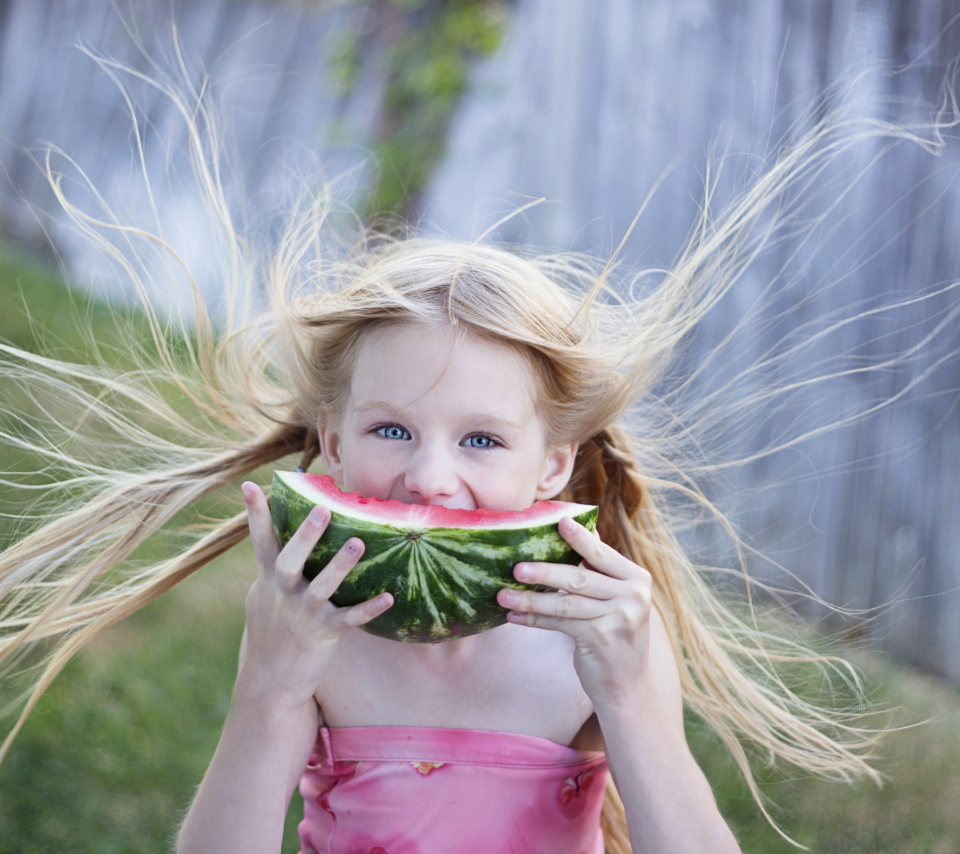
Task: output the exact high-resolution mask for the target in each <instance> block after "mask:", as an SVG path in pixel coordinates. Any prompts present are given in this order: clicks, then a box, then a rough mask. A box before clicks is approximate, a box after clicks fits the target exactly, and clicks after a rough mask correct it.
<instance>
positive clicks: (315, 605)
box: [237, 482, 393, 708]
mask: <svg viewBox="0 0 960 854" xmlns="http://www.w3.org/2000/svg"><path fill="white" fill-rule="evenodd" d="M243 497H244V500H245V502H246V505H247V518H248V520H249V525H250V539H251V540H252V541H253V549H254V552H255V554H256V557H257V564H258V565H259V572H258V574H257V580H256V581H255V582H254V583H253V586H252V587H251V588H250V592H249V593H248V594H247V600H246V617H247V628H246V648H245V652H244V655H243V657H242V661H241V664H240V671H239V673H238V674H237V688H241V689H242V690H244V691H245V692H246V693H248V694H252V695H253V696H255V697H258V698H261V699H267V700H268V701H269V702H270V703H284V704H289V705H290V706H291V707H292V708H300V707H301V706H302V705H303V704H304V703H306V702H307V701H309V700H310V699H311V698H312V697H313V696H314V693H315V692H316V690H317V686H318V685H319V684H320V682H321V681H322V679H323V675H324V673H325V672H326V669H327V667H328V666H329V665H330V662H331V661H332V660H333V656H334V653H335V652H336V649H337V646H338V644H339V642H340V637H341V636H342V635H343V633H344V632H345V631H346V630H347V629H349V628H352V627H354V626H361V625H363V624H364V623H367V622H369V621H370V620H372V619H373V618H374V617H376V616H377V615H378V614H382V613H383V612H384V611H386V610H387V609H388V608H389V607H390V606H391V605H393V597H392V596H391V595H390V594H389V593H381V594H380V595H379V596H376V597H374V598H373V599H370V600H368V601H366V602H361V603H360V604H359V605H353V606H351V607H348V608H338V607H337V606H336V605H334V604H333V603H331V602H330V597H331V596H332V595H333V593H334V592H335V591H336V589H337V587H339V585H340V582H341V581H343V579H344V578H345V577H346V575H347V573H348V572H350V570H351V569H353V567H354V566H355V565H356V563H357V561H358V560H360V557H361V555H362V554H363V541H362V540H360V539H358V538H356V537H352V538H351V539H349V540H347V542H346V543H344V545H343V548H341V549H340V551H339V552H337V554H336V555H334V557H333V559H332V560H331V561H330V563H329V564H327V566H326V567H325V568H324V570H323V571H322V572H321V573H320V574H319V575H317V576H316V577H315V578H314V579H313V580H312V581H310V582H308V581H307V579H306V578H305V577H304V575H303V564H304V562H305V561H306V559H307V557H308V556H309V555H310V552H311V551H312V550H313V547H314V546H315V545H316V543H317V541H318V540H319V539H320V537H321V535H322V534H323V532H324V531H325V530H326V527H327V525H328V524H329V522H330V511H329V510H327V509H326V508H323V507H315V508H314V509H313V510H312V511H311V512H310V515H308V516H307V518H306V519H305V520H304V522H303V524H302V525H301V526H300V527H299V528H298V529H297V532H296V533H295V534H294V535H293V537H291V538H290V541H289V542H288V543H287V544H286V546H284V548H283V550H282V551H281V550H280V548H279V546H278V545H277V539H276V536H275V535H274V532H273V522H272V520H271V516H270V509H269V507H268V505H267V500H266V498H265V497H264V494H263V492H262V491H261V490H260V488H259V487H258V486H257V485H256V484H254V483H249V482H248V483H244V484H243Z"/></svg>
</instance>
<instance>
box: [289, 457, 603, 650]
mask: <svg viewBox="0 0 960 854" xmlns="http://www.w3.org/2000/svg"><path fill="white" fill-rule="evenodd" d="M301 478H313V479H315V481H314V482H316V479H318V478H320V479H325V476H318V475H303V474H299V473H293V472H275V473H274V476H273V492H272V496H271V501H270V504H271V509H272V513H273V523H274V530H275V531H276V534H277V541H278V542H279V543H280V545H281V547H282V546H283V545H285V544H286V543H287V541H288V540H289V539H290V537H292V536H293V534H294V532H295V531H296V530H297V528H299V527H300V524H301V523H302V522H303V520H304V519H305V518H306V517H307V514H308V513H309V512H310V510H311V509H312V508H313V507H314V506H316V504H317V503H324V504H326V505H327V506H328V507H329V508H330V510H331V519H330V524H329V525H328V526H327V529H326V531H325V532H324V534H323V536H322V537H321V539H320V542H319V543H318V544H317V546H316V548H315V549H314V551H313V553H312V554H311V555H310V557H309V558H308V560H307V561H306V563H305V564H304V575H306V576H307V578H311V579H312V578H314V577H315V576H316V575H317V573H319V572H320V571H321V570H322V569H323V568H324V567H325V566H326V565H327V564H328V563H329V562H330V559H331V558H332V557H333V556H334V555H335V554H336V553H337V552H338V551H339V549H340V547H341V546H342V545H343V544H344V543H345V542H346V541H347V540H348V539H350V537H359V538H360V539H361V540H363V542H364V545H365V549H364V554H363V557H362V558H361V559H360V561H359V562H358V564H357V565H356V566H355V567H354V568H353V569H352V570H351V571H350V573H349V575H347V577H346V578H345V579H344V581H343V582H342V583H341V585H340V587H339V588H338V589H337V591H336V593H334V595H333V596H332V597H331V601H332V602H333V603H334V604H335V605H340V606H344V605H356V604H358V603H360V602H365V601H366V600H367V599H371V598H372V597H374V596H376V595H377V594H378V593H382V592H384V591H388V592H389V593H391V594H392V595H393V598H394V604H393V606H392V607H391V608H389V609H388V610H387V611H386V612H384V613H383V614H380V615H379V616H378V617H375V618H374V619H373V620H372V621H370V622H369V623H366V624H365V625H364V626H362V628H363V629H364V630H365V631H368V632H370V633H372V634H375V635H378V636H380V637H384V638H389V639H391V640H397V641H405V642H412V643H437V642H439V641H446V640H452V639H454V638H462V637H467V636H468V635H473V634H477V633H478V632H483V631H486V630H487V629H492V628H494V627H495V626H499V625H502V624H503V623H505V622H506V619H507V611H506V610H505V609H504V608H503V607H502V606H501V605H500V604H498V603H497V600H496V594H497V591H498V590H500V589H501V588H503V587H513V588H517V589H530V590H533V589H543V588H539V587H532V586H530V585H525V584H521V583H520V582H519V581H517V580H516V579H515V578H514V577H513V567H514V566H515V565H516V564H517V563H519V562H520V561H524V560H526V561H547V562H550V563H566V564H571V565H575V564H577V563H579V562H580V556H579V555H578V554H577V553H576V552H575V551H573V549H571V548H570V546H569V545H568V544H567V542H566V541H565V540H564V539H563V538H562V537H561V536H560V533H559V531H558V530H557V522H558V521H559V519H560V518H561V516H573V518H574V519H576V520H577V521H578V522H580V523H581V524H582V525H584V526H586V527H587V528H589V529H590V530H591V531H592V530H595V529H596V523H597V513H598V509H597V508H596V507H589V506H586V505H582V504H564V503H563V502H548V504H549V505H550V506H551V508H556V512H552V513H551V514H550V515H551V516H552V518H551V519H550V520H549V521H546V522H544V523H542V524H533V525H531V526H528V527H519V528H518V527H502V526H501V527H435V526H426V525H423V524H419V525H411V524H409V523H406V524H404V523H400V524H390V523H387V522H386V521H376V520H375V518H374V517H376V515H377V507H376V505H377V503H378V502H377V501H376V499H369V503H366V502H365V505H366V506H364V507H363V508H356V509H357V510H361V509H362V511H363V515H364V517H365V518H359V514H357V513H351V510H352V509H353V508H351V507H350V506H349V501H350V499H351V498H353V496H350V495H345V494H342V493H341V494H340V495H342V497H343V499H344V500H343V501H340V500H337V496H334V498H333V500H332V501H326V500H322V499H320V501H319V502H318V500H314V499H316V495H314V494H310V497H308V496H307V495H304V494H303V492H302V491H300V489H298V485H299V483H300V481H299V480H298V479H301ZM328 480H329V481H330V484H329V486H332V479H328ZM329 486H328V488H329ZM354 500H355V499H354ZM386 504H390V505H395V504H397V502H386ZM414 506H415V505H410V507H411V509H412V508H413V507H414ZM537 506H538V505H534V507H535V508H536V507H537ZM431 509H436V508H431ZM485 512H486V511H475V516H476V517H477V518H478V520H479V521H477V522H473V523H472V524H483V516H484V513H485ZM524 512H525V511H524ZM458 515H459V516H461V517H464V518H468V519H469V518H470V512H469V511H466V512H464V511H460V513H459V514H458ZM488 515H493V516H495V517H497V518H499V517H504V516H506V515H507V514H500V513H497V514H488ZM514 524H516V523H514Z"/></svg>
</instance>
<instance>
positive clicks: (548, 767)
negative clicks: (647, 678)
mask: <svg viewBox="0 0 960 854" xmlns="http://www.w3.org/2000/svg"><path fill="white" fill-rule="evenodd" d="M606 775H607V764H606V759H605V758H604V755H603V753H600V752H597V751H581V750H574V749H573V748H571V747H564V746H563V745H561V744H557V743H556V742H553V741H549V740H548V739H545V738H538V737H536V736H532V735H517V734H515V733H507V732H491V731H488V730H472V729H440V728H433V727H398V726H376V727H342V728H337V729H329V728H327V727H321V728H320V731H319V734H318V737H317V743H316V746H315V747H314V750H313V754H312V756H311V757H310V762H309V764H308V765H307V768H306V770H305V771H304V773H303V777H302V778H301V780H300V792H301V794H302V795H303V800H304V818H303V821H302V822H301V823H300V826H299V832H300V846H301V851H302V854H603V836H602V834H601V832H600V808H601V806H602V803H603V791H604V786H605V783H606Z"/></svg>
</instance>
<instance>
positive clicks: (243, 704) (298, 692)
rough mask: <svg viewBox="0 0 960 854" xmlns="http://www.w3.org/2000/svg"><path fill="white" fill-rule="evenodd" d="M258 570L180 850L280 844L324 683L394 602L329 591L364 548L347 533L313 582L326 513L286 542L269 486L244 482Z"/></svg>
mask: <svg viewBox="0 0 960 854" xmlns="http://www.w3.org/2000/svg"><path fill="white" fill-rule="evenodd" d="M244 498H245V499H246V502H247V512H248V517H249V521H250V537H251V539H252V540H253V546H254V552H255V553H256V555H257V563H258V565H259V572H258V575H257V580H256V581H255V582H254V584H253V586H252V587H251V588H250V593H249V594H248V595H247V601H246V617H247V624H246V630H245V632H244V639H243V642H242V644H241V653H240V666H239V668H238V672H237V682H236V685H235V686H234V689H233V697H232V698H231V701H230V710H229V712H228V713H227V720H226V723H225V724H224V728H223V735H222V736H221V738H220V743H219V745H218V746H217V750H216V753H215V754H214V757H213V760H212V761H211V763H210V767H209V768H208V769H207V773H206V775H205V776H204V778H203V782H202V783H201V784H200V789H199V791H198V792H197V796H196V798H195V799H194V802H193V804H192V805H191V807H190V811H189V812H188V813H187V817H186V819H185V820H184V823H183V827H182V828H181V830H180V835H179V837H178V839H177V852H178V854H209V852H211V851H229V852H231V854H245V852H249V854H269V852H279V851H280V845H281V841H282V837H283V823H284V819H285V817H286V813H287V807H288V806H289V803H290V797H291V795H292V794H293V789H294V787H295V786H296V782H297V779H298V778H299V776H300V774H301V772H302V771H303V768H304V767H305V765H306V763H307V759H308V758H309V755H310V747H311V745H312V744H313V741H314V739H315V737H316V730H317V722H318V709H317V704H316V702H315V701H314V699H313V696H314V692H315V691H316V688H317V685H319V684H320V682H321V681H322V678H323V674H324V673H325V672H326V669H327V667H328V666H329V664H330V662H331V661H332V659H333V656H334V654H335V652H336V649H337V645H338V644H339V642H340V637H341V636H342V635H343V633H344V632H345V631H346V630H347V629H348V628H350V627H351V626H359V625H362V624H363V623H365V622H367V621H369V620H371V619H373V618H374V617H375V616H376V615H377V614H380V613H382V612H383V611H385V610H386V609H387V608H388V607H390V605H392V604H393V602H392V598H391V597H390V596H389V594H385V595H381V596H378V597H376V598H375V599H371V600H370V601H368V602H362V603H361V604H359V605H354V606H353V607H350V608H337V607H336V606H334V605H333V604H331V603H330V601H329V598H330V596H331V595H332V594H333V592H334V591H335V590H336V589H337V586H338V585H339V584H340V582H341V581H342V580H343V578H344V576H346V574H347V573H348V572H349V571H350V570H351V569H352V568H353V566H354V565H355V564H356V562H357V561H358V560H359V559H360V555H361V554H363V543H362V542H361V541H360V540H357V539H356V538H352V539H350V540H348V541H347V542H346V543H345V544H344V547H343V549H341V550H340V552H338V553H337V555H336V556H335V557H334V558H333V560H331V561H330V563H329V565H328V566H327V567H326V568H325V569H324V570H323V572H321V573H320V574H319V575H318V576H317V577H316V578H314V579H313V581H311V582H310V583H307V581H306V580H305V579H304V577H303V563H304V561H305V560H306V558H307V556H308V555H309V554H310V552H311V550H312V549H313V547H314V545H315V544H316V542H317V540H318V539H319V538H320V536H321V535H322V533H323V531H324V530H325V529H326V526H327V523H328V522H329V519H330V516H329V512H328V511H325V510H319V509H315V510H314V511H313V512H312V513H311V514H310V516H308V517H307V519H306V521H305V522H304V523H303V525H301V527H300V529H299V530H298V531H297V533H296V534H295V535H294V536H293V537H292V538H291V540H290V542H289V543H287V545H286V546H285V547H284V549H283V551H280V550H279V548H278V547H277V542H276V538H275V537H274V534H273V526H272V523H271V520H270V510H269V508H268V507H267V502H266V499H265V498H264V496H263V493H262V492H261V491H260V490H259V489H258V488H257V487H256V486H255V485H253V484H244Z"/></svg>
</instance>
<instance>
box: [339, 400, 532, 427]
mask: <svg viewBox="0 0 960 854" xmlns="http://www.w3.org/2000/svg"><path fill="white" fill-rule="evenodd" d="M377 409H379V410H386V411H387V412H391V413H394V414H395V415H397V416H398V417H403V414H404V410H403V407H400V406H396V405H394V404H392V403H387V402H386V401H385V400H373V401H370V402H369V403H364V404H363V405H362V406H358V407H356V409H355V410H354V411H355V412H357V413H358V414H360V415H363V414H364V413H367V412H370V411H373V410H377ZM463 420H464V421H472V422H475V423H477V424H479V425H481V426H484V425H490V426H496V427H511V428H513V429H514V430H522V429H523V425H522V424H518V423H517V422H516V421H511V420H510V419H509V418H505V417H504V416H502V415H497V414H496V413H493V412H468V413H467V414H466V415H465V416H464V418H463Z"/></svg>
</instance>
